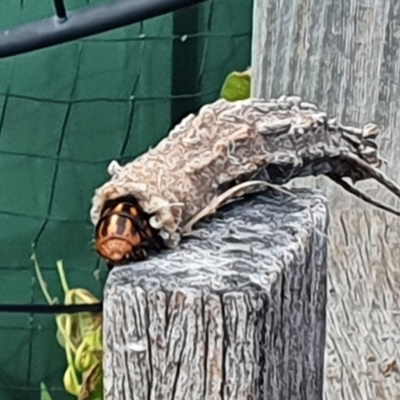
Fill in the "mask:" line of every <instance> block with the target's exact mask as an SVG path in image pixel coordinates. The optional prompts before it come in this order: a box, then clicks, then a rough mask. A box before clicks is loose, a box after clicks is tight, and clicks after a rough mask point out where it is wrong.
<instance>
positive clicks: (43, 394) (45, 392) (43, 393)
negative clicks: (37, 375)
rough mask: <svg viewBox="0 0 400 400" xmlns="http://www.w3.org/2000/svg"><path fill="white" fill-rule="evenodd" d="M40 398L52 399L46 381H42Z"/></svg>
mask: <svg viewBox="0 0 400 400" xmlns="http://www.w3.org/2000/svg"><path fill="white" fill-rule="evenodd" d="M40 400H52V398H51V396H50V394H49V391H48V390H47V386H46V385H45V383H44V382H41V383H40Z"/></svg>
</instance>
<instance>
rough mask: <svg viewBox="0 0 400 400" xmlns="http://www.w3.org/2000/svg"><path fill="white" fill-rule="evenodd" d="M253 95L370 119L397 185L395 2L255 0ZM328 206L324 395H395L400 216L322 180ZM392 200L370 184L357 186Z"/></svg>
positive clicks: (399, 56) (344, 117)
mask: <svg viewBox="0 0 400 400" xmlns="http://www.w3.org/2000/svg"><path fill="white" fill-rule="evenodd" d="M253 23H254V30H253V41H254V42H253V51H252V71H253V95H254V96H255V97H264V98H270V97H273V98H276V97H279V96H281V95H290V94H295V95H299V96H301V97H302V98H304V100H307V101H309V102H312V103H315V104H317V105H318V107H319V108H320V109H322V110H324V111H326V112H327V113H328V114H329V115H331V116H332V117H334V116H338V117H339V119H340V120H341V121H342V122H343V123H344V124H346V125H363V124H365V123H367V122H368V121H373V122H375V123H376V124H377V125H378V126H379V127H380V128H381V129H382V135H381V136H380V140H379V142H378V145H379V149H380V153H381V155H382V158H383V159H386V160H387V163H386V164H384V165H383V166H382V169H383V171H384V172H385V173H386V174H387V175H389V176H390V177H391V178H392V179H394V180H396V181H397V182H400V178H399V175H398V170H399V161H398V160H399V148H400V147H399V146H400V134H399V132H400V84H399V79H400V75H399V71H400V4H399V3H398V2H395V1H387V0H363V1H356V0H339V1H337V0H306V1H304V0H291V1H285V0H284V1H281V0H279V1H278V0H255V4H254V21H253ZM298 185H301V186H303V187H304V186H306V187H315V186H317V187H319V188H322V189H323V190H324V192H325V194H326V195H327V197H328V198H329V206H330V207H329V208H330V210H331V225H330V226H331V228H332V232H331V233H330V237H331V248H330V254H331V259H330V262H329V277H330V279H329V282H331V287H330V289H329V293H330V297H329V301H328V304H329V307H328V309H327V316H328V319H327V321H328V322H327V348H326V358H327V361H326V382H325V390H324V398H325V399H326V400H339V399H346V400H347V399H378V398H381V399H386V398H388V399H389V398H395V397H396V396H399V393H400V391H399V381H398V374H397V372H395V371H396V360H397V365H399V359H400V351H399V348H400V346H399V344H400V342H399V336H398V331H399V317H398V311H397V312H396V310H399V309H400V296H399V295H398V293H397V292H398V287H399V283H400V273H399V263H398V260H399V250H398V249H399V245H398V244H399V235H400V220H399V219H398V218H396V217H392V216H391V215H389V214H387V213H385V212H381V211H378V210H376V209H375V208H374V207H371V206H369V205H368V204H366V203H363V202H361V201H360V200H358V199H356V198H354V197H352V196H351V195H349V194H348V193H347V192H345V191H343V190H342V189H341V188H340V187H338V186H337V185H334V184H332V183H330V182H329V180H328V179H325V178H318V179H315V178H307V179H302V180H299V181H298V183H296V184H295V185H293V186H298ZM357 186H358V187H359V188H361V190H363V191H365V192H367V193H368V194H369V195H370V196H372V197H374V198H376V199H378V200H380V201H382V202H384V203H386V204H391V205H397V206H399V202H398V201H396V200H394V199H393V197H392V196H391V195H390V194H389V193H388V192H387V191H385V190H382V188H381V187H380V186H379V185H377V184H376V183H374V182H371V181H367V182H364V183H360V184H357Z"/></svg>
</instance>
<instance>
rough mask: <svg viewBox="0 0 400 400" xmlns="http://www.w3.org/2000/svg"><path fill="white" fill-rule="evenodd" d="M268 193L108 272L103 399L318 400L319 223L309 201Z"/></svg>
mask: <svg viewBox="0 0 400 400" xmlns="http://www.w3.org/2000/svg"><path fill="white" fill-rule="evenodd" d="M293 194H294V196H288V195H287V194H282V193H281V192H272V191H267V192H265V193H263V194H260V195H257V196H253V197H251V198H246V199H245V200H243V201H240V202H239V203H235V205H234V206H233V207H232V206H231V205H228V206H226V207H225V208H224V209H222V210H220V211H219V212H218V213H217V214H216V215H215V216H214V217H213V218H212V219H209V220H206V221H203V222H201V223H199V224H198V228H197V229H196V232H195V234H196V235H195V237H191V238H187V239H185V240H184V241H183V242H182V243H181V245H180V246H179V248H178V249H175V250H166V251H165V252H162V253H160V254H159V255H156V256H153V257H152V258H150V259H148V260H147V261H144V262H140V263H135V264H133V265H130V266H126V267H123V268H115V269H114V270H113V271H112V272H111V274H110V275H109V278H108V281H107V284H106V287H105V300H104V313H105V317H104V321H105V325H104V346H105V359H104V369H105V400H132V399H135V400H142V399H143V400H145V399H146V400H147V399H151V400H161V399H162V400H164V399H165V400H167V399H168V400H186V399H191V400H203V399H204V400H205V399H207V400H222V399H224V400H228V399H232V400H248V399H254V400H261V399H268V400H288V399H291V400H295V399H299V400H300V399H301V400H311V399H312V400H320V399H321V398H322V389H323V388H322V381H323V379H322V378H323V365H324V346H325V305H326V304H325V302H326V259H327V250H328V243H327V236H326V232H327V229H328V224H329V218H328V212H327V207H326V200H325V198H324V197H323V196H321V195H320V194H319V193H317V192H313V191H309V190H300V189H296V190H294V191H293Z"/></svg>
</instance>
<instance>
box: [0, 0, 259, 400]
mask: <svg viewBox="0 0 400 400" xmlns="http://www.w3.org/2000/svg"><path fill="white" fill-rule="evenodd" d="M101 2H103V1H89V0H70V1H67V2H66V5H67V7H68V8H69V9H78V8H80V7H83V6H86V5H88V4H95V3H101ZM50 3H51V2H49V1H48V0H35V1H24V0H20V1H15V0H3V1H2V2H1V5H0V29H6V28H9V27H12V26H16V25H18V24H21V23H24V22H28V21H36V20H39V19H42V18H47V17H50V16H52V15H53V9H52V7H51V4H50ZM251 18H252V2H251V1H248V0H240V1H238V0H218V1H212V0H210V1H208V2H206V3H203V4H201V5H198V6H193V7H190V8H188V9H186V10H182V11H179V12H176V13H174V14H169V15H166V16H162V17H158V18H155V19H152V20H149V21H145V22H143V23H138V24H134V25H132V26H129V27H126V28H123V29H118V30H115V31H112V32H108V33H106V34H102V35H98V36H95V37H90V38H87V39H84V40H81V41H75V42H71V43H66V44H63V45H61V46H56V47H52V48H49V49H45V50H41V51H37V52H34V53H30V54H26V55H21V56H17V57H13V58H8V59H2V60H0V187H1V189H2V190H1V195H0V226H1V229H0V274H1V279H0V302H1V303H44V302H45V299H44V297H43V295H42V292H41V290H40V288H39V285H38V283H37V280H36V277H35V272H34V269H33V264H32V261H31V260H30V256H31V252H32V250H31V246H32V243H36V253H37V257H38V260H39V263H40V266H41V269H42V270H43V274H44V278H45V280H46V282H47V283H48V284H49V287H50V290H51V292H52V294H54V295H57V296H58V297H59V298H60V299H62V297H63V296H62V290H61V286H60V282H59V278H58V274H57V270H56V261H57V260H59V259H62V260H63V261H64V266H65V269H66V274H67V278H68V281H69V283H70V285H71V287H85V288H87V289H89V290H90V291H92V292H93V293H94V294H96V295H97V296H98V297H99V298H101V297H102V287H103V283H104V282H103V281H104V280H103V279H101V278H100V279H99V278H98V275H96V274H94V272H95V271H96V270H98V269H99V261H98V257H97V256H96V254H95V253H94V250H93V245H92V232H93V227H92V224H91V222H90V218H89V209H90V206H91V198H92V196H93V193H94V189H95V188H96V187H98V186H100V185H101V184H102V183H103V182H104V181H105V180H106V179H108V176H107V166H108V164H109V162H110V160H113V159H117V160H119V161H120V162H121V163H125V162H127V161H130V160H132V159H133V158H135V157H136V156H137V155H139V154H141V153H143V152H144V151H146V150H147V149H148V148H149V146H154V145H155V144H156V143H157V142H158V141H159V140H160V139H161V138H162V137H164V136H165V135H166V134H167V132H168V131H169V130H170V129H171V128H172V126H173V125H174V124H176V123H177V122H178V121H179V120H180V119H181V118H182V117H183V116H185V115H186V114H188V113H189V112H193V111H197V110H198V108H199V107H200V106H201V105H202V104H204V103H207V102H211V101H214V100H216V98H217V97H218V95H219V90H220V87H221V84H222V82H223V81H224V78H225V76H226V75H227V74H228V73H229V72H231V71H232V70H243V69H245V68H247V67H248V65H249V64H250V48H251V31H252V27H251ZM104 273H105V269H103V276H104ZM65 367H66V361H65V354H64V352H63V349H62V348H61V347H60V346H59V345H58V343H57V342H56V339H55V322H54V317H53V316H37V315H32V316H30V315H17V316H15V315H3V314H2V315H1V317H0V399H1V400H28V399H39V386H40V382H42V381H44V382H45V383H46V385H47V387H48V388H49V389H50V392H51V394H52V395H53V398H54V399H56V400H63V399H71V398H72V396H69V395H67V394H66V393H65V390H64V388H63V387H62V375H63V373H64V371H65Z"/></svg>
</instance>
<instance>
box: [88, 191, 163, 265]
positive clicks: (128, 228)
mask: <svg viewBox="0 0 400 400" xmlns="http://www.w3.org/2000/svg"><path fill="white" fill-rule="evenodd" d="M149 218H150V215H148V214H146V213H145V212H144V211H143V210H142V208H141V207H140V206H139V204H138V202H137V201H136V199H135V198H134V197H132V196H126V197H121V198H119V199H115V200H111V201H108V202H106V204H105V206H104V207H103V210H102V212H101V217H100V219H99V221H98V223H97V225H96V230H95V246H96V251H97V252H98V253H99V255H100V256H101V257H103V258H104V259H105V260H106V261H107V263H108V266H109V268H112V267H113V266H115V265H118V264H126V263H128V262H131V261H139V260H144V259H146V258H147V256H148V251H150V250H159V249H160V238H159V237H158V232H157V231H156V230H155V229H154V228H152V227H151V226H150V224H149Z"/></svg>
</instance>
